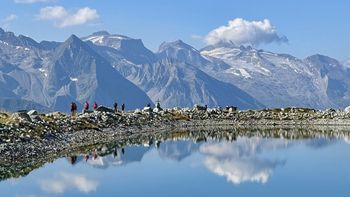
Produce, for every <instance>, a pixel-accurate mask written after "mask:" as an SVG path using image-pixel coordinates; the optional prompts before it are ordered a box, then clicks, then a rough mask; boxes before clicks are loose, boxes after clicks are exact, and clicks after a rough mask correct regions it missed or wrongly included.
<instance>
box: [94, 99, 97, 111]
mask: <svg viewBox="0 0 350 197" xmlns="http://www.w3.org/2000/svg"><path fill="white" fill-rule="evenodd" d="M97 107H98V105H97V103H96V101H95V102H94V109H95V110H96V109H97Z"/></svg>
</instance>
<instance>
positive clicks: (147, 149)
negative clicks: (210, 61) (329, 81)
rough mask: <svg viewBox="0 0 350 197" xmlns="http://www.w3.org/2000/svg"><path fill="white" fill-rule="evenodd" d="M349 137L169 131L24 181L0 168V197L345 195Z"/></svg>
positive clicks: (40, 170)
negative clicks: (0, 175)
mask: <svg viewBox="0 0 350 197" xmlns="http://www.w3.org/2000/svg"><path fill="white" fill-rule="evenodd" d="M349 137H350V129H349V130H348V131H347V129H342V130H338V129H337V128H324V129H322V130H312V131H310V130H308V129H302V128H293V129H285V128H284V129H282V128H281V129H278V128H274V129H269V130H265V129H251V130H250V129H248V132H247V131H246V130H245V131H244V132H240V131H239V130H237V129H233V130H222V131H215V132H214V131H212V132H211V131H206V132H204V131H200V130H199V131H196V130H193V131H169V132H168V133H166V134H164V135H161V136H158V137H157V136H153V135H150V136H149V138H148V140H143V141H137V140H132V139H128V140H123V141H117V142H111V143H108V144H98V145H94V146H90V147H86V148H84V149H81V150H79V151H77V150H74V151H72V152H71V153H69V154H67V155H66V156H65V157H60V158H54V159H48V160H47V161H45V158H42V160H44V162H42V160H41V161H40V162H42V163H40V164H38V165H33V168H32V169H29V170H27V171H28V173H24V174H21V173H20V172H18V173H19V175H18V174H17V175H10V176H8V174H6V172H7V171H9V168H11V167H13V166H0V167H1V168H0V171H2V172H1V174H2V177H0V178H1V182H0V196H4V197H11V196H14V197H46V196H75V197H76V196H152V197H157V196H174V197H179V196H189V197H197V196H198V197H202V196H260V197H261V196H269V197H273V196H284V197H286V196H349V190H348V188H350V138H349ZM4 174H6V176H5V175H4Z"/></svg>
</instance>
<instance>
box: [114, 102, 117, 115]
mask: <svg viewBox="0 0 350 197" xmlns="http://www.w3.org/2000/svg"><path fill="white" fill-rule="evenodd" d="M113 107H114V113H117V112H118V103H117V102H114V104H113Z"/></svg>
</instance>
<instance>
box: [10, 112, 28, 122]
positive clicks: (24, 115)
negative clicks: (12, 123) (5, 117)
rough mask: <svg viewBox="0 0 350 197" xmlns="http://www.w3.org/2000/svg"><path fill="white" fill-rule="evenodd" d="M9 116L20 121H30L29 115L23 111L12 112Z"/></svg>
mask: <svg viewBox="0 0 350 197" xmlns="http://www.w3.org/2000/svg"><path fill="white" fill-rule="evenodd" d="M11 118H14V119H18V120H20V121H27V122H31V121H32V119H31V118H30V116H29V115H28V114H27V113H25V112H16V113H14V114H12V116H11Z"/></svg>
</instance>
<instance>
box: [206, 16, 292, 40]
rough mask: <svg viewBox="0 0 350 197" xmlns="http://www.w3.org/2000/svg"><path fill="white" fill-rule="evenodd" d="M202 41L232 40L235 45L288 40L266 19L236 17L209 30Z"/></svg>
mask: <svg viewBox="0 0 350 197" xmlns="http://www.w3.org/2000/svg"><path fill="white" fill-rule="evenodd" d="M204 41H205V42H206V43H207V44H217V43H220V42H226V43H227V42H232V43H234V44H236V45H246V44H248V45H253V46H256V45H259V44H264V43H265V44H267V43H272V42H288V39H287V37H285V36H280V35H279V34H277V31H276V28H275V27H274V26H273V25H272V24H271V22H270V21H269V20H268V19H264V20H262V21H247V20H244V19H242V18H236V19H234V20H231V21H229V22H228V24H227V25H226V26H221V27H218V28H216V29H214V30H212V31H210V32H209V33H208V34H207V35H206V36H205V37H204Z"/></svg>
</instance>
